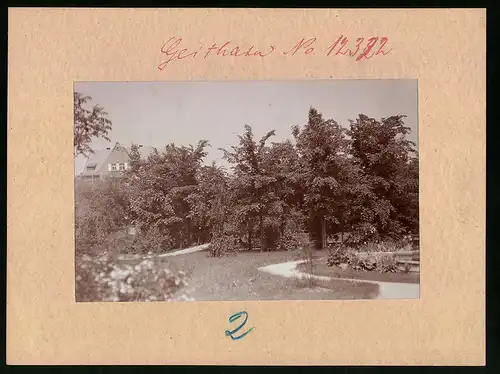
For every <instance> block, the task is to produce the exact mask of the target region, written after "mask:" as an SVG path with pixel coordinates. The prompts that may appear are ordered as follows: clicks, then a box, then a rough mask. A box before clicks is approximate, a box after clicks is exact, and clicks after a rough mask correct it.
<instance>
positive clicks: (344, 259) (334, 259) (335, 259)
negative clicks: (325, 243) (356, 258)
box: [326, 244, 349, 266]
mask: <svg viewBox="0 0 500 374" xmlns="http://www.w3.org/2000/svg"><path fill="white" fill-rule="evenodd" d="M326 264H327V265H328V266H340V265H342V264H349V256H348V254H347V248H346V247H345V246H344V245H343V244H337V245H334V246H331V247H329V248H328V260H327V263H326Z"/></svg>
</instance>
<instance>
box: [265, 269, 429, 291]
mask: <svg viewBox="0 0 500 374" xmlns="http://www.w3.org/2000/svg"><path fill="white" fill-rule="evenodd" d="M304 262H305V260H299V261H289V262H282V263H278V264H273V265H268V266H263V267H260V268H259V270H260V271H264V272H267V273H270V274H274V275H281V276H284V277H287V278H290V277H296V278H307V277H312V278H314V279H318V280H323V281H329V280H342V281H348V282H358V283H372V284H376V285H378V287H379V292H378V295H377V297H376V299H418V298H419V297H420V285H419V284H411V283H394V282H379V281H372V280H364V279H352V278H333V277H325V276H320V275H309V274H307V273H303V272H301V271H298V270H297V265H298V264H301V263H304Z"/></svg>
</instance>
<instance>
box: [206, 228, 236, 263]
mask: <svg viewBox="0 0 500 374" xmlns="http://www.w3.org/2000/svg"><path fill="white" fill-rule="evenodd" d="M238 249H239V245H238V239H237V238H236V236H235V235H232V234H227V233H218V234H216V235H214V236H213V237H212V240H211V241H210V244H209V246H208V253H209V255H210V256H211V257H223V256H226V255H227V254H228V253H231V252H235V251H237V250H238Z"/></svg>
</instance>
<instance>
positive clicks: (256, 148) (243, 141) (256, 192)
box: [221, 125, 275, 250]
mask: <svg viewBox="0 0 500 374" xmlns="http://www.w3.org/2000/svg"><path fill="white" fill-rule="evenodd" d="M274 133H275V132H274V130H272V131H269V132H268V133H267V134H266V135H264V136H263V137H262V138H261V139H260V140H259V141H258V142H257V141H256V140H255V139H254V134H253V132H252V128H251V127H250V126H248V125H245V131H244V133H243V135H239V136H238V138H239V144H238V145H237V146H232V147H231V149H232V151H228V150H225V149H221V150H222V151H223V152H224V158H225V159H226V160H227V161H228V162H229V163H231V164H232V165H233V166H232V169H233V172H234V175H233V178H232V179H231V183H230V189H232V190H233V191H235V199H236V204H235V217H236V218H237V220H238V221H239V222H241V221H244V222H245V224H246V230H247V245H248V249H249V250H252V237H253V232H254V219H255V218H258V228H259V236H260V247H261V250H265V248H266V243H265V235H264V234H265V226H264V218H265V215H266V214H267V211H266V210H267V208H268V204H269V195H268V193H269V186H270V185H271V184H272V183H273V182H274V178H273V177H272V176H270V175H269V170H268V169H267V168H266V162H265V159H266V153H267V152H268V151H269V147H267V146H266V142H267V140H268V139H269V138H270V137H272V136H273V135H274Z"/></svg>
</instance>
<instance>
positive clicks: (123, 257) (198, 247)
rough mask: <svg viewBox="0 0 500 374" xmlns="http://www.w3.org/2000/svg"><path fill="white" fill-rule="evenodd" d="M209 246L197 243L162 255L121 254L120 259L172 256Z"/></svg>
mask: <svg viewBox="0 0 500 374" xmlns="http://www.w3.org/2000/svg"><path fill="white" fill-rule="evenodd" d="M207 247H208V244H201V245H197V246H195V247H190V248H185V249H180V250H178V251H174V252H167V253H163V254H161V255H154V254H151V255H122V256H119V259H120V260H128V259H136V258H144V259H148V258H163V257H170V256H179V255H187V254H189V253H194V252H199V251H203V250H204V249H207Z"/></svg>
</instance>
